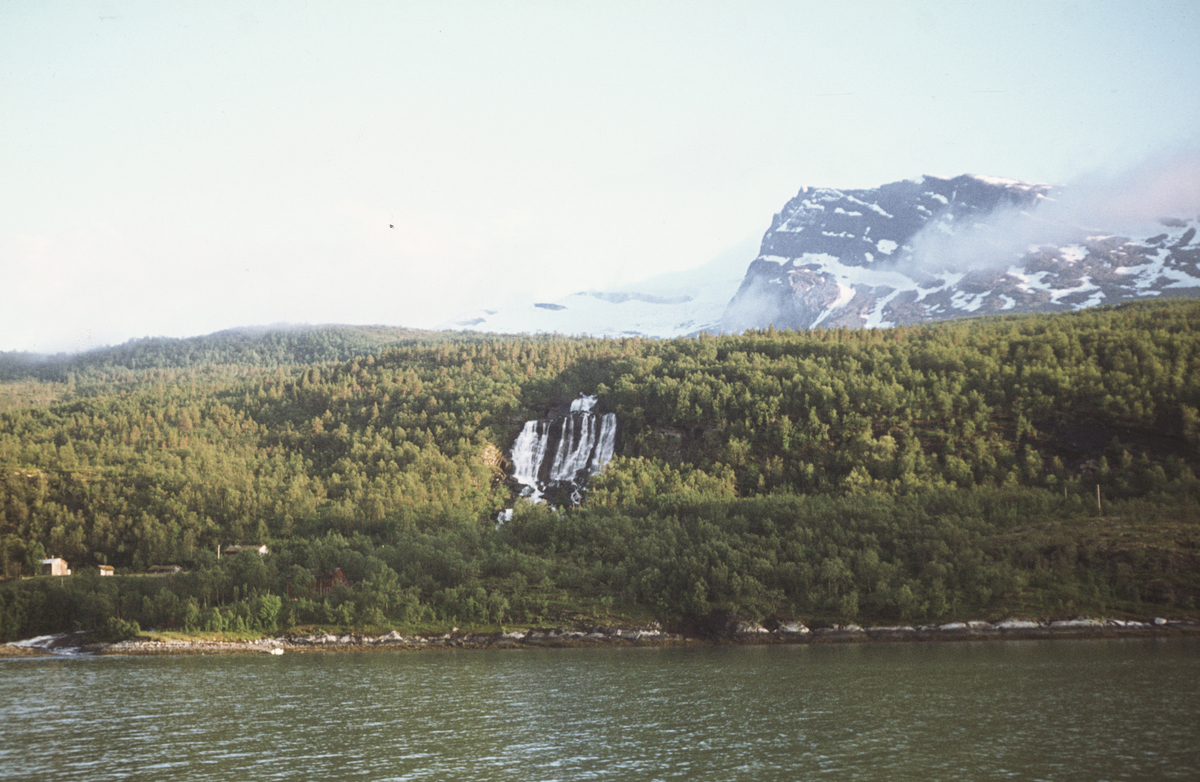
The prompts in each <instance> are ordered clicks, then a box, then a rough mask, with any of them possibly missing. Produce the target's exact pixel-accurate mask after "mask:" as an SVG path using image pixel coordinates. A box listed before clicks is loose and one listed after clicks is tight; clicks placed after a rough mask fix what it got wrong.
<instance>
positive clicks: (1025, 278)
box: [721, 175, 1200, 331]
mask: <svg viewBox="0 0 1200 782" xmlns="http://www.w3.org/2000/svg"><path fill="white" fill-rule="evenodd" d="M1056 195H1057V193H1056V189H1055V188H1052V187H1051V186H1050V185H1042V184H1028V183H1024V182H1017V181H1014V180H1011V179H998V178H994V177H982V176H974V175H964V176H959V177H955V178H954V179H942V178H939V177H928V176H927V177H923V178H922V179H921V180H919V181H906V182H895V183H892V184H889V185H883V186H882V187H879V188H875V189H871V190H844V191H843V190H834V189H830V188H820V189H813V190H809V189H807V188H806V189H804V190H801V192H800V193H799V194H798V195H797V196H796V197H795V198H793V199H792V200H791V201H789V202H788V203H787V205H786V206H785V207H784V208H783V211H781V212H780V213H779V214H777V215H775V219H774V220H773V221H772V223H771V228H770V229H769V230H768V231H767V233H766V235H765V236H764V237H763V242H762V248H761V250H760V252H759V256H758V258H756V259H755V260H754V261H753V262H752V263H751V264H750V268H749V269H748V270H747V272H746V277H745V279H744V280H743V281H742V284H741V287H740V288H739V289H738V291H737V294H736V295H735V296H734V297H733V299H732V300H731V301H730V302H729V307H728V308H727V309H726V311H725V314H724V316H723V317H722V319H721V330H722V331H742V330H744V329H748V328H763V327H766V326H768V325H774V326H775V327H776V328H798V329H810V328H815V327H834V326H850V327H862V326H868V327H872V326H892V325H900V324H911V323H921V322H925V321H931V320H945V319H948V318H957V317H964V316H968V315H981V314H993V313H1001V312H1054V311H1062V310H1070V309H1080V308H1083V307H1090V306H1095V305H1097V304H1116V303H1119V302H1122V301H1129V300H1131V299H1142V298H1150V297H1155V296H1200V269H1198V266H1197V264H1198V262H1200V244H1197V243H1195V242H1194V239H1195V237H1196V227H1195V226H1196V224H1197V220H1196V219H1195V218H1194V216H1190V217H1186V218H1179V217H1164V218H1163V219H1162V220H1161V221H1159V222H1158V223H1157V224H1152V225H1142V226H1132V227H1130V226H1123V227H1122V226H1109V227H1107V228H1105V229H1097V228H1088V227H1085V226H1083V225H1077V224H1075V222H1074V219H1081V218H1086V214H1084V213H1080V212H1077V211H1076V210H1072V209H1069V208H1066V207H1065V206H1062V205H1060V204H1059V203H1058V202H1057V201H1056V199H1055V196H1056Z"/></svg>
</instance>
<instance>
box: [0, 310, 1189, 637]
mask: <svg viewBox="0 0 1200 782" xmlns="http://www.w3.org/2000/svg"><path fill="white" fill-rule="evenodd" d="M1198 327H1200V303H1197V302H1195V301H1188V300H1180V301H1163V302H1153V303H1139V304H1135V305H1129V306H1122V307H1117V308H1098V309H1092V310H1086V311H1082V312H1078V313H1072V314H1062V315H1052V316H1011V317H999V318H983V319H972V320H964V321H949V322H943V323H938V324H932V325H927V326H920V327H903V328H895V329H876V330H847V329H834V330H816V331H811V332H790V331H789V332H776V331H772V330H767V331H761V332H749V333H746V334H742V335H736V336H702V337H699V338H695V339H676V340H644V339H621V340H611V339H605V340H602V339H583V338H566V337H557V336H539V337H528V336H521V337H504V336H496V335H483V334H470V333H467V334H463V333H422V332H413V331H405V330H400V329H385V328H354V327H322V328H306V329H281V330H272V329H264V330H261V331H257V332H254V331H249V332H248V331H241V332H224V333H221V334H216V335H212V336H211V337H202V338H196V339H189V340H169V339H153V340H139V341H135V342H131V343H128V344H126V345H123V346H120V347H117V348H112V349H105V350H100V351H93V352H91V353H86V354H79V355H72V356H52V357H46V356H30V355H27V354H0V487H2V488H0V576H2V577H4V578H6V579H8V580H7V581H6V582H5V583H4V584H0V639H4V640H11V639H13V638H18V637H25V636H31V635H35V634H41V633H48V632H54V631H61V630H66V629H84V630H91V631H101V632H108V633H109V634H110V635H113V634H116V635H119V634H121V633H123V632H129V631H130V630H131V628H133V627H134V625H135V623H136V625H137V626H140V627H143V628H146V627H156V628H164V629H165V628H172V629H181V630H192V631H208V632H220V631H247V632H277V631H280V630H284V629H289V628H292V627H297V626H304V625H328V626H338V627H364V628H365V627H370V628H386V627H408V628H414V627H416V628H421V627H425V628H437V627H447V626H451V625H463V626H474V627H485V626H499V625H504V624H538V623H564V622H595V623H600V622H615V621H648V620H650V619H659V620H662V621H663V622H665V623H683V624H685V625H686V624H688V623H691V624H692V625H693V626H698V625H697V623H700V624H702V623H703V622H704V621H705V620H706V618H708V617H713V616H738V617H742V618H746V619H755V620H759V621H764V622H767V623H768V624H769V623H771V622H775V621H782V620H785V619H792V618H800V619H802V620H805V621H808V622H818V623H819V622H825V621H838V620H857V621H863V622H885V621H888V622H890V621H909V622H918V621H936V620H939V619H943V620H944V619H946V618H974V617H981V618H983V617H1002V616H1009V615H1017V614H1019V615H1045V614H1074V613H1087V612H1091V613H1108V614H1137V615H1144V614H1145V613H1147V612H1160V613H1163V612H1165V613H1174V614H1196V613H1197V602H1196V601H1197V599H1200V567H1198V565H1200V481H1198V480H1197V478H1196V474H1195V473H1196V469H1197V464H1198V462H1200V412H1198V409H1200V337H1198V336H1197V334H1200V328H1198ZM578 392H587V393H595V394H597V395H598V396H599V400H600V407H601V409H602V410H604V411H605V412H614V413H616V414H617V416H618V421H619V430H618V442H617V454H618V456H617V458H616V459H614V461H613V462H612V463H611V464H609V466H608V467H607V468H606V469H605V470H604V472H603V473H601V474H600V475H597V476H595V477H594V478H593V479H592V483H591V486H590V487H589V491H588V492H587V495H586V498H585V501H584V503H583V505H582V506H581V507H578V508H552V507H548V506H545V505H539V506H532V505H527V504H525V503H524V502H523V501H521V502H516V512H515V515H514V517H513V519H512V520H511V521H508V522H505V523H497V522H496V521H495V519H496V516H497V513H498V511H500V510H501V509H503V508H506V507H513V506H514V502H515V496H514V493H513V488H512V486H511V483H510V482H509V481H508V480H507V477H508V476H507V472H506V471H507V469H508V468H509V465H508V464H507V462H506V460H505V458H504V457H505V454H506V452H507V450H508V448H509V446H510V445H511V443H512V441H513V439H514V438H515V436H516V434H517V433H518V432H519V431H520V428H521V425H522V423H523V422H524V421H525V420H527V419H530V418H536V417H540V416H543V415H545V414H546V412H547V411H548V410H550V409H551V408H552V407H555V406H557V405H560V404H562V403H563V402H565V401H568V400H570V399H571V398H573V397H574V396H575V395H576V394H577V393H578ZM251 543H253V544H267V545H268V546H269V547H270V550H271V553H270V554H269V555H267V556H265V557H258V556H255V555H252V554H240V555H237V556H232V557H223V558H220V559H218V558H217V551H218V547H223V546H229V545H233V544H251ZM47 556H57V557H62V558H65V559H66V560H68V562H69V563H70V565H71V567H72V569H73V570H74V571H75V573H76V575H73V576H70V577H68V578H52V577H37V578H21V576H29V575H30V574H32V573H35V572H36V567H37V566H38V563H40V561H41V560H42V559H43V558H45V557H47ZM98 565H111V566H114V567H115V568H116V570H117V573H118V574H119V576H118V577H117V578H107V577H103V578H102V577H99V576H98V575H96V566H98ZM161 565H179V566H181V567H182V568H184V572H180V573H176V574H174V575H170V576H165V577H163V576H149V575H144V574H145V573H146V572H147V571H148V570H149V569H150V568H151V567H153V566H161ZM335 568H340V569H341V570H342V572H343V573H344V574H345V575H346V576H347V577H348V579H349V581H350V584H349V585H347V586H342V587H338V588H335V589H330V590H321V589H318V579H319V578H320V577H321V576H322V574H324V573H326V572H328V571H332V570H333V569H335Z"/></svg>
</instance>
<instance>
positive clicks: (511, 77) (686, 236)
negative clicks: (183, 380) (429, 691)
mask: <svg viewBox="0 0 1200 782" xmlns="http://www.w3.org/2000/svg"><path fill="white" fill-rule="evenodd" d="M1197 30H1200V4H1197V3H1195V2H1194V0H1187V1H1186V2H1153V0H1137V1H1136V2H1105V1H1104V0H1088V1H1087V2H1054V1H1053V0H1039V1H1038V2H1029V3H1024V2H1004V3H995V2H990V1H989V2H968V1H964V0H958V1H956V2H903V3H895V2H885V1H884V0H880V1H879V2H845V3H841V2H838V3H831V2H828V0H822V1H821V2H801V1H799V0H795V1H793V2H754V1H753V0H739V2H737V3H727V2H726V3H708V2H703V1H702V0H693V1H690V2H655V1H654V0H642V1H641V2H620V1H619V0H618V1H616V2H604V3H595V2H586V3H585V2H571V1H570V0H554V1H549V0H548V1H546V2H522V1H520V0H514V1H513V2H454V1H453V0H449V1H439V2H411V3H410V2H354V1H353V0H343V1H342V2H318V1H317V0H291V1H290V2H279V3H274V2H256V1H255V0H244V1H242V2H219V1H217V0H206V1H205V2H202V3H200V2H178V3H161V2H121V1H120V0H101V1H96V2H89V1H83V2H54V1H53V0H29V1H26V0H0V350H5V351H9V350H20V351H32V352H43V353H48V352H59V351H68V352H74V351H79V350H86V349H89V348H93V347H99V346H102V345H106V344H119V343H121V342H124V341H127V340H129V339H134V338H140V337H146V336H169V337H186V336H196V335H201V334H207V333H212V332H214V331H219V330H222V329H226V328H233V327H238V326H252V325H267V324H274V323H313V324H316V323H352V324H384V325H393V326H410V327H418V328H434V327H438V326H440V325H443V324H445V323H447V322H449V321H451V320H453V319H454V318H455V317H456V316H457V315H459V314H460V313H463V312H467V311H470V310H473V309H478V308H481V307H497V306H503V305H505V304H506V303H508V302H512V301H518V300H528V299H532V300H539V301H541V300H553V299H556V298H560V297H562V296H565V295H568V294H571V293H574V292H576V291H580V290H591V289H604V288H609V287H613V286H617V285H624V284H629V283H632V282H636V281H637V280H640V279H644V278H647V277H650V276H652V275H655V274H659V273H663V272H669V271H679V270H684V269H690V268H694V267H698V266H701V265H703V264H705V263H706V262H708V261H709V260H711V259H712V258H714V257H716V256H718V255H719V254H721V253H722V251H725V250H727V249H728V248H730V247H734V246H737V245H739V244H743V245H744V244H745V242H746V240H747V238H755V239H756V238H760V237H761V236H762V233H763V232H764V231H765V230H766V229H767V228H768V227H769V226H770V222H771V217H772V215H773V214H774V213H775V212H777V211H778V210H779V209H780V208H781V207H782V206H783V205H784V203H786V201H787V200H788V199H789V198H791V197H792V196H794V195H795V194H796V193H797V192H798V191H799V190H800V189H801V187H803V186H822V187H838V188H867V187H875V186H877V185H880V184H884V183H887V182H892V181H897V180H901V179H913V178H917V177H920V176H921V175H923V174H932V175H937V176H956V175H958V174H963V173H977V174H986V175H992V176H1001V177H1009V178H1014V179H1021V180H1026V181H1034V182H1052V183H1068V184H1069V183H1070V182H1072V181H1095V180H1097V179H1100V180H1104V179H1105V178H1106V177H1107V178H1114V177H1120V176H1124V175H1125V174H1124V173H1123V172H1129V171H1136V170H1137V167H1138V166H1139V165H1142V164H1143V163H1144V162H1145V161H1147V160H1158V161H1161V160H1171V159H1174V158H1173V157H1172V156H1178V155H1183V156H1185V157H1186V156H1188V155H1192V154H1193V153H1194V152H1195V151H1196V150H1197V149H1200V89H1197V85H1200V37H1198V36H1197V35H1196V31H1197ZM391 226H394V227H391ZM752 259H753V258H752V256H751V257H747V258H746V259H745V263H746V264H747V265H748V264H749V262H750V261H751V260H752Z"/></svg>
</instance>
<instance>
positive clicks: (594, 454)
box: [512, 394, 617, 502]
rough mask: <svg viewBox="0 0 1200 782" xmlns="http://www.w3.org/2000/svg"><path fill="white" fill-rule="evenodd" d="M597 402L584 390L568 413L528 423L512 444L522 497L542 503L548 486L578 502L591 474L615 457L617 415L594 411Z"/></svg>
mask: <svg viewBox="0 0 1200 782" xmlns="http://www.w3.org/2000/svg"><path fill="white" fill-rule="evenodd" d="M596 401H597V399H596V397H594V396H584V395H582V394H581V395H580V396H579V398H578V399H575V400H574V401H573V402H571V408H570V411H569V412H568V413H567V414H566V415H562V416H558V417H556V418H549V419H543V420H540V421H526V422H525V426H524V428H523V429H521V434H519V435H518V436H517V439H516V442H514V443H513V447H512V463H513V480H515V481H516V482H517V483H519V484H520V485H521V486H522V490H521V496H522V497H528V498H530V499H532V500H533V501H534V502H541V501H542V496H543V495H544V494H545V493H546V491H548V490H550V489H552V488H559V489H564V490H570V493H571V499H572V501H574V502H578V501H579V499H580V494H579V492H580V490H581V489H582V488H583V485H584V484H585V483H586V482H587V479H588V476H591V475H594V474H595V473H597V472H599V471H600V468H602V467H603V466H604V465H605V464H607V463H608V462H609V461H611V460H612V457H613V446H614V444H615V443H616V438H617V416H616V414H615V413H605V414H604V415H597V414H596V413H594V412H592V411H593V409H594V408H595V406H596Z"/></svg>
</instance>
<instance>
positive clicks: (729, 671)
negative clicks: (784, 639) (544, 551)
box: [0, 639, 1200, 782]
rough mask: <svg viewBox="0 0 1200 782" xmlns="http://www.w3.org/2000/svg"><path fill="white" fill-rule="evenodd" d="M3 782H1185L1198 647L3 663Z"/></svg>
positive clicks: (1196, 762) (1196, 702)
mask: <svg viewBox="0 0 1200 782" xmlns="http://www.w3.org/2000/svg"><path fill="white" fill-rule="evenodd" d="M0 709H2V710H3V718H2V719H3V722H2V723H0V778H3V779H6V780H10V779H55V780H66V779H80V780H82V779H87V780H103V779H155V780H159V779H220V780H264V779H289V780H292V779H296V780H301V779H303V780H309V779H319V780H338V779H363V780H368V779H369V780H385V779H387V780H410V779H411V780H417V779H431V780H432V779H438V780H442V779H451V780H453V779H471V780H476V779H477V780H576V779H613V780H616V779H620V780H653V779H664V780H665V779H688V780H808V779H825V780H847V779H855V780H858V779H870V780H922V782H932V781H933V780H956V779H961V780H990V779H1018V780H1034V779H1047V780H1115V779H1130V780H1153V779H1193V780H1194V779H1198V778H1200V642H1198V641H1195V640H1175V639H1172V640H1123V641H1054V642H1036V641H1023V642H983V643H939V644H876V645H862V646H849V645H839V646H791V647H751V648H744V647H743V648H692V649H576V650H538V651H528V650H512V651H469V652H422V653H373V654H316V655H300V654H285V655H283V656H282V657H272V656H269V655H265V654H264V655H261V656H238V657H176V658H144V657H142V658H132V657H130V658H111V657H110V658H75V659H36V660H31V659H15V660H14V659H8V660H3V661H0Z"/></svg>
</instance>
